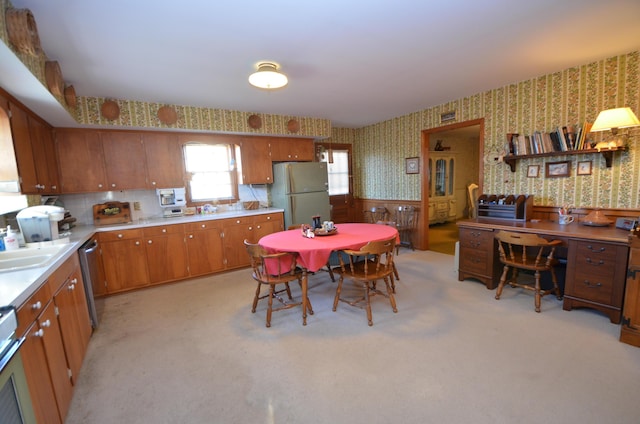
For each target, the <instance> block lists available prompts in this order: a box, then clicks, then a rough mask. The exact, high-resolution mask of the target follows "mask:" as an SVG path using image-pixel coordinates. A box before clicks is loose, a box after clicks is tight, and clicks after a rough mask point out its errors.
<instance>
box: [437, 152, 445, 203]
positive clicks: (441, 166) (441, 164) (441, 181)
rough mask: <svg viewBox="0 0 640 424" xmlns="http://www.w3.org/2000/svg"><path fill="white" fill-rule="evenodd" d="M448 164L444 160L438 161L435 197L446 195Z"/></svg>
mask: <svg viewBox="0 0 640 424" xmlns="http://www.w3.org/2000/svg"><path fill="white" fill-rule="evenodd" d="M446 168H447V162H446V161H445V160H444V159H437V160H436V176H435V180H436V181H435V195H436V196H444V195H445V194H446V189H447V186H446V183H447V169H446Z"/></svg>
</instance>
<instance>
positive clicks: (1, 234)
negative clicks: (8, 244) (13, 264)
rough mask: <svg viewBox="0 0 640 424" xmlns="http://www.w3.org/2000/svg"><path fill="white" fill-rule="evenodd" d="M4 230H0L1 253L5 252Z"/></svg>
mask: <svg viewBox="0 0 640 424" xmlns="http://www.w3.org/2000/svg"><path fill="white" fill-rule="evenodd" d="M4 251H5V247H4V228H0V252H4Z"/></svg>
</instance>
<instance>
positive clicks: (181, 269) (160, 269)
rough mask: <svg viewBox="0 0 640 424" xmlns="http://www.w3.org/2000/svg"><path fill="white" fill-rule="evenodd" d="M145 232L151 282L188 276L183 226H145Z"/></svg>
mask: <svg viewBox="0 0 640 424" xmlns="http://www.w3.org/2000/svg"><path fill="white" fill-rule="evenodd" d="M148 231H149V233H148ZM158 232H159V233H160V234H157V233H158ZM144 233H145V238H144V240H145V246H146V250H147V261H148V267H149V281H150V283H151V284H155V283H162V282H165V281H173V280H180V279H182V278H186V277H187V276H188V275H189V269H188V266H187V246H186V244H185V236H184V228H183V226H182V225H168V226H166V227H153V228H148V229H147V228H145V229H144Z"/></svg>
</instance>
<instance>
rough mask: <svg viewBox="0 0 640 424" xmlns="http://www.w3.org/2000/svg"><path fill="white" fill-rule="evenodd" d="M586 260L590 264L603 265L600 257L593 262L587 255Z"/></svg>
mask: <svg viewBox="0 0 640 424" xmlns="http://www.w3.org/2000/svg"><path fill="white" fill-rule="evenodd" d="M586 261H587V263H588V264H591V265H604V261H603V260H602V259H600V260H599V261H598V262H597V263H596V262H593V261H592V260H591V258H589V257H588V258H587V259H586Z"/></svg>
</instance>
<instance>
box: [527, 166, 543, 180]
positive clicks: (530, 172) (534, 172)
mask: <svg viewBox="0 0 640 424" xmlns="http://www.w3.org/2000/svg"><path fill="white" fill-rule="evenodd" d="M538 175H540V165H529V167H528V168H527V177H529V178H538Z"/></svg>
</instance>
